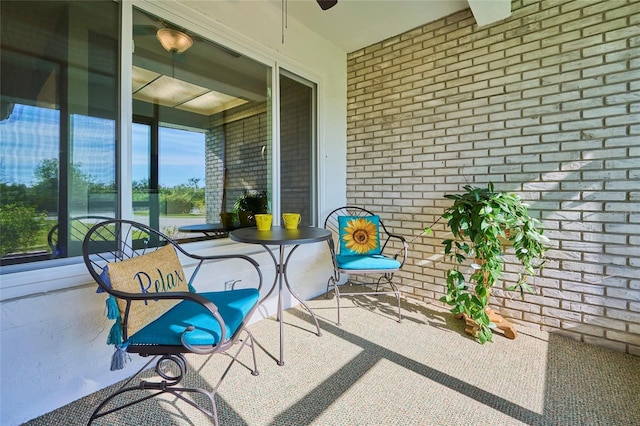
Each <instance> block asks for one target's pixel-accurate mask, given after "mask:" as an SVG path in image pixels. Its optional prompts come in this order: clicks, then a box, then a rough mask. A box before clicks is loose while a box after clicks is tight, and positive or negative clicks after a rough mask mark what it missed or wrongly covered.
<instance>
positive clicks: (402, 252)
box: [385, 233, 409, 268]
mask: <svg viewBox="0 0 640 426" xmlns="http://www.w3.org/2000/svg"><path fill="white" fill-rule="evenodd" d="M387 235H388V236H389V238H387V243H388V242H389V241H390V240H392V239H393V240H398V241H399V242H400V243H401V244H402V248H401V249H400V250H398V252H397V253H396V254H395V255H393V258H394V259H396V260H398V257H399V256H400V255H402V259H401V261H400V267H401V268H402V266H403V265H404V262H406V261H407V256H408V254H409V243H408V242H407V240H406V238H404V237H403V236H401V235H398V234H391V233H388V234H387ZM385 248H386V244H385Z"/></svg>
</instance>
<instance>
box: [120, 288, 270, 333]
mask: <svg viewBox="0 0 640 426" xmlns="http://www.w3.org/2000/svg"><path fill="white" fill-rule="evenodd" d="M198 294H199V295H201V296H204V297H206V298H207V299H208V300H210V301H211V302H213V303H214V304H215V305H216V306H217V307H218V312H219V313H220V315H221V316H222V318H223V319H224V321H225V324H226V325H227V330H226V333H227V335H226V337H227V339H229V338H231V337H232V336H233V335H234V333H235V332H236V331H237V330H238V328H239V327H240V325H241V324H242V322H243V321H244V319H245V318H246V316H247V314H248V313H249V312H250V311H251V309H252V308H253V307H254V306H255V305H256V303H258V298H259V296H260V294H259V292H258V290H257V289H254V288H247V289H239V290H231V291H217V292H211V293H198ZM190 325H192V326H194V327H195V330H194V331H192V332H190V333H188V334H187V335H186V338H187V342H188V343H189V344H191V345H216V344H218V343H220V335H221V333H220V331H221V330H220V325H219V324H218V322H217V321H216V320H215V318H214V317H213V316H212V315H211V312H209V310H208V309H207V308H205V307H204V306H202V305H200V304H199V303H195V302H193V301H190V300H183V301H182V302H180V303H178V304H177V305H176V306H174V307H173V308H171V309H170V310H169V311H167V312H166V313H164V314H163V315H162V316H161V317H159V318H158V319H156V320H155V321H153V322H152V323H150V324H149V325H147V326H145V327H144V328H142V329H141V330H140V331H138V332H137V333H135V334H134V335H133V336H131V337H129V340H128V341H127V342H128V343H129V344H133V345H135V344H137V345H144V344H148V345H176V346H181V345H182V342H181V341H180V336H181V335H182V333H183V332H184V330H185V329H186V328H187V327H188V326H190Z"/></svg>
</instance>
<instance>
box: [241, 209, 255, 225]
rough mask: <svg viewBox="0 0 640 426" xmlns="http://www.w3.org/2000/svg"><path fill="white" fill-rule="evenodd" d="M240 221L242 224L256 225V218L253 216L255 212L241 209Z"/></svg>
mask: <svg viewBox="0 0 640 426" xmlns="http://www.w3.org/2000/svg"><path fill="white" fill-rule="evenodd" d="M238 221H239V222H240V224H241V225H255V224H256V218H255V217H254V216H253V212H250V211H246V210H240V211H239V212H238Z"/></svg>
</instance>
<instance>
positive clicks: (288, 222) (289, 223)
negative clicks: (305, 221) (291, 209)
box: [282, 213, 301, 229]
mask: <svg viewBox="0 0 640 426" xmlns="http://www.w3.org/2000/svg"><path fill="white" fill-rule="evenodd" d="M282 220H283V221H284V228H285V229H298V224H299V223H300V220H301V217H300V213H283V214H282Z"/></svg>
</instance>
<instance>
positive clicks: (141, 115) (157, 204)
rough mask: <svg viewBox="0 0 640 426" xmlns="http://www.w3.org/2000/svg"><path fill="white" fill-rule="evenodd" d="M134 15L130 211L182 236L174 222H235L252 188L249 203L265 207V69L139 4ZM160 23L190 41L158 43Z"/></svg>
mask: <svg viewBox="0 0 640 426" xmlns="http://www.w3.org/2000/svg"><path fill="white" fill-rule="evenodd" d="M133 23H134V28H133V34H134V44H135V52H134V54H133V69H132V78H133V94H132V97H133V112H134V122H135V123H137V125H139V126H143V128H145V129H146V130H145V131H144V132H142V133H140V134H139V140H136V134H138V132H136V131H135V127H134V141H133V147H134V153H137V155H138V157H139V158H141V159H142V160H143V162H144V161H148V163H145V164H144V165H142V164H141V165H140V166H138V165H137V164H138V163H137V162H136V160H135V158H136V157H134V171H133V176H134V183H133V184H134V185H133V186H134V212H135V214H136V215H139V216H141V217H144V216H145V215H148V219H147V220H148V223H150V224H151V225H152V226H154V227H157V228H158V229H160V230H162V231H164V232H167V233H169V234H170V235H171V236H173V237H178V238H182V237H188V236H190V235H189V234H188V233H185V232H180V228H182V227H184V226H185V225H189V224H198V223H205V222H206V223H211V224H215V223H220V222H221V214H223V213H229V212H234V213H236V216H235V222H236V224H239V222H240V220H242V221H243V222H244V221H245V216H246V215H244V214H241V215H238V210H243V209H244V206H245V205H246V203H244V202H242V201H243V200H244V199H247V198H251V197H252V196H256V197H257V198H259V199H260V202H261V203H259V204H258V207H255V209H266V208H268V205H267V204H266V203H265V202H264V201H265V200H267V202H268V200H269V199H270V198H271V197H270V196H269V194H270V192H271V190H272V189H271V185H270V167H269V166H268V165H270V164H271V154H270V153H271V149H270V147H271V129H270V126H269V125H268V123H269V119H268V117H269V116H270V111H271V108H270V99H269V97H268V93H269V92H268V88H269V83H270V68H269V67H267V66H265V65H263V64H260V63H258V62H256V61H254V60H252V59H249V58H246V57H244V56H242V55H240V54H238V53H236V52H234V51H231V50H229V49H227V48H225V47H222V46H220V45H217V44H215V43H213V42H211V41H208V40H205V39H204V38H202V37H199V36H198V35H197V34H193V33H191V32H188V31H187V30H186V29H184V28H179V27H177V26H175V25H173V24H172V23H170V22H167V21H166V20H162V19H160V18H157V17H155V16H153V15H150V14H148V13H146V12H143V11H141V10H138V9H134V19H133ZM161 28H171V29H175V30H179V31H182V32H185V33H187V34H188V35H189V36H190V37H191V39H192V40H193V45H192V46H191V47H190V48H188V49H187V50H186V51H185V52H183V53H176V52H172V51H167V50H166V49H165V48H163V46H162V45H161V44H160V43H159V42H158V40H157V38H156V32H157V31H158V30H159V29H161ZM140 147H142V149H147V150H148V151H147V154H145V155H142V153H141V151H140V149H141V148H140ZM143 157H144V158H143ZM140 170H143V171H144V173H145V174H146V175H145V176H144V177H142V175H141V172H140ZM137 176H138V177H137ZM143 179H146V180H147V183H146V188H145V186H144V185H141V184H140V183H141V181H142V180H143ZM143 188H144V191H146V192H147V194H142V191H143ZM243 197H244V198H243ZM142 200H146V204H147V205H146V206H144V203H143V202H142ZM253 213H257V212H253ZM250 218H251V215H249V219H248V220H250Z"/></svg>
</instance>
